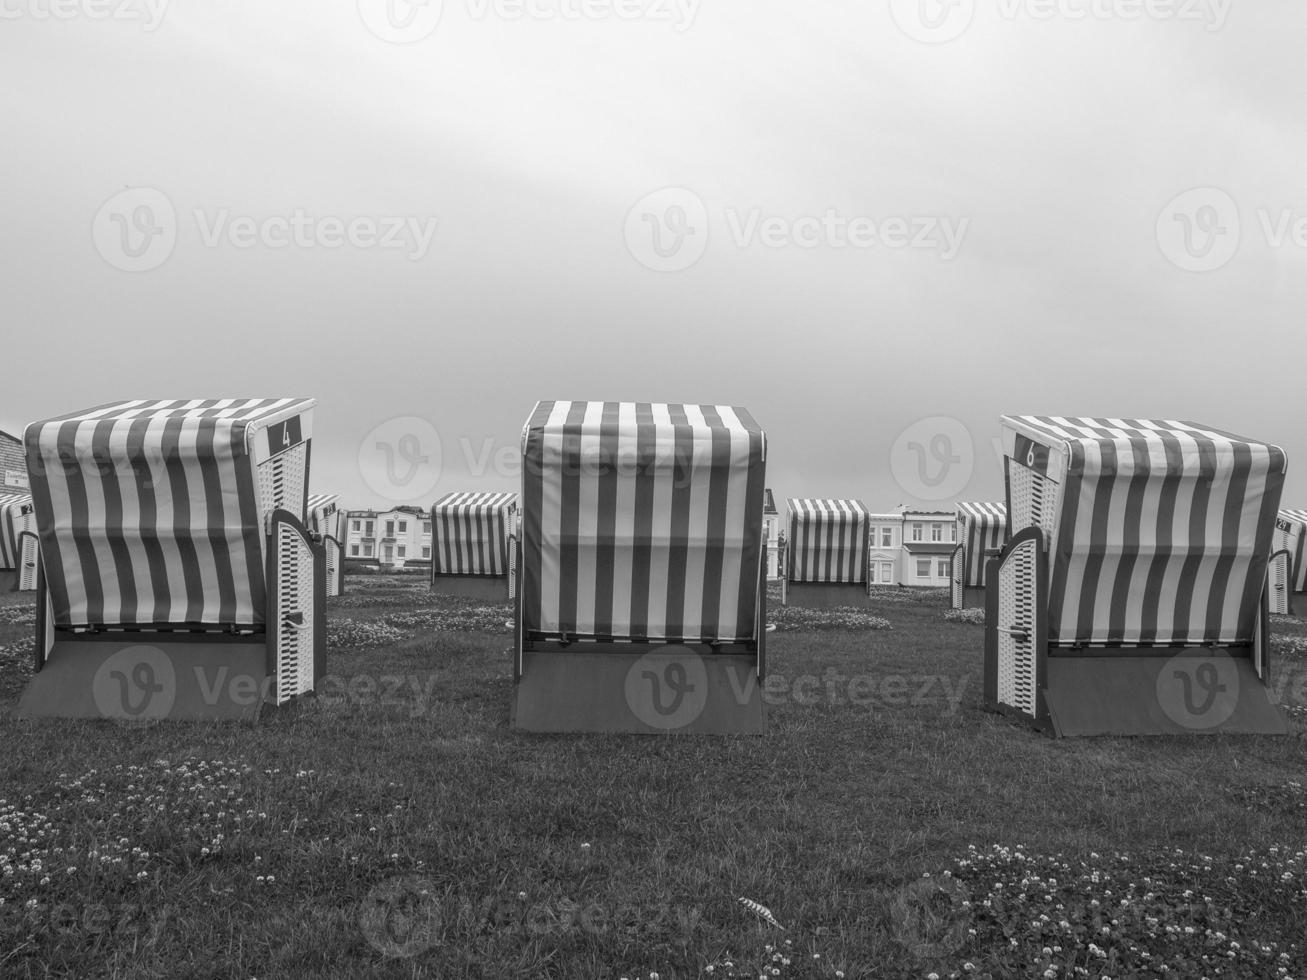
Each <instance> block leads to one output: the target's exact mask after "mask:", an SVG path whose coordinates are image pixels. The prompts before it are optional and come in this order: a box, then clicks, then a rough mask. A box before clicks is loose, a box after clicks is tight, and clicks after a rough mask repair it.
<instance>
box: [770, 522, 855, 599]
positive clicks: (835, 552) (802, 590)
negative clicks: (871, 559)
mask: <svg viewBox="0 0 1307 980" xmlns="http://www.w3.org/2000/svg"><path fill="white" fill-rule="evenodd" d="M788 506H789V517H790V519H789V534H788V535H787V536H786V538H785V548H786V564H785V570H786V576H785V587H784V595H785V604H786V605H795V606H805V607H809V608H818V609H828V608H831V607H834V606H864V605H866V604H867V601H868V600H867V594H868V585H867V561H868V556H869V553H870V540H871V539H870V527H871V524H870V517H871V512H870V511H869V510H867V507H866V505H865V504H863V502H862V501H861V500H836V499H825V498H811V497H791V498H790V500H789V504H788Z"/></svg>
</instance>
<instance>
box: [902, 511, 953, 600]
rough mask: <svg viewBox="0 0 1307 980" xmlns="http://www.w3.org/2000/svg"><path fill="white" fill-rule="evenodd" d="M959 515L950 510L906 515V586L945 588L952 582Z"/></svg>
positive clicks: (910, 512)
mask: <svg viewBox="0 0 1307 980" xmlns="http://www.w3.org/2000/svg"><path fill="white" fill-rule="evenodd" d="M957 527H958V525H957V515H956V514H955V513H954V512H953V511H951V510H948V511H937V510H924V511H912V510H905V511H904V512H903V572H902V574H903V579H902V582H903V584H904V585H921V586H930V587H934V588H944V587H946V586H948V584H949V583H950V582H951V581H952V579H953V550H954V549H955V548H956V547H957Z"/></svg>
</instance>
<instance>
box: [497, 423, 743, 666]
mask: <svg viewBox="0 0 1307 980" xmlns="http://www.w3.org/2000/svg"><path fill="white" fill-rule="evenodd" d="M522 453H523V474H522V500H521V506H522V548H523V565H522V568H521V570H520V574H521V588H522V618H523V628H524V631H525V633H526V634H527V635H528V636H543V637H546V638H548V637H556V636H560V635H566V636H568V637H575V638H581V639H586V638H593V639H612V640H639V641H643V640H650V641H668V642H673V641H685V642H698V641H735V640H748V639H754V638H755V636H756V631H757V624H756V618H757V616H756V614H757V608H758V606H757V602H758V595H757V593H758V582H759V575H760V573H761V561H762V507H763V489H764V476H765V464H766V436H765V434H764V433H763V431H762V429H761V428H759V426H758V424H757V423H756V422H755V421H754V420H753V418H752V416H750V415H749V413H748V412H747V411H745V410H744V409H741V408H732V407H727V406H724V405H667V404H656V403H649V402H580V401H547V402H540V403H539V404H537V405H536V407H535V410H534V411H533V412H532V413H531V417H530V419H529V420H528V421H527V423H526V427H525V430H524V432H523V436H522Z"/></svg>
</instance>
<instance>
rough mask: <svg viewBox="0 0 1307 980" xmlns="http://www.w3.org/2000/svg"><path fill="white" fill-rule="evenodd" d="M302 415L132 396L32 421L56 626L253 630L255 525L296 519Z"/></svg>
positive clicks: (282, 408)
mask: <svg viewBox="0 0 1307 980" xmlns="http://www.w3.org/2000/svg"><path fill="white" fill-rule="evenodd" d="M313 405H314V401H313V400H312V399H302V398H257V399H253V398H226V399H214V400H193V401H183V400H177V401H149V400H140V401H127V402H118V403H114V404H111V405H104V406H101V407H99V408H94V409H89V410H87V411H84V412H77V413H74V414H71V415H66V416H62V417H59V418H54V419H49V420H46V421H43V422H34V423H32V424H31V425H29V426H28V427H27V431H26V433H25V436H24V442H25V446H26V452H27V465H28V470H29V472H30V474H31V480H32V496H33V498H34V502H35V504H36V514H37V523H38V525H39V528H40V530H39V534H40V539H41V554H42V562H43V565H44V568H45V573H46V582H47V586H48V589H49V597H50V602H51V606H52V608H53V610H54V625H56V626H59V627H79V626H97V625H104V626H149V625H156V626H180V625H234V626H254V625H258V624H261V623H263V622H264V606H265V598H266V596H265V592H266V586H265V575H264V549H265V546H266V542H265V527H264V519H265V517H266V516H268V515H269V514H270V513H271V511H272V509H273V507H274V506H277V505H278V504H280V505H281V506H284V507H286V508H287V509H289V510H290V511H291V512H292V513H295V514H296V516H299V517H301V518H302V517H303V516H304V500H305V496H304V491H303V486H304V482H303V481H305V480H307V465H308V464H307V452H308V443H309V440H310V437H311V435H312V432H311V430H312V409H313ZM296 458H302V460H303V462H302V472H298V473H290V472H289V470H288V466H289V464H286V465H283V463H284V461H285V460H287V459H296ZM261 464H266V469H265V467H264V466H263V465H261Z"/></svg>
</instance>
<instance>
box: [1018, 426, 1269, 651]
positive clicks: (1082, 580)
mask: <svg viewBox="0 0 1307 980" xmlns="http://www.w3.org/2000/svg"><path fill="white" fill-rule="evenodd" d="M1003 440H1004V448H1005V450H1006V452H1007V455H1008V456H1009V457H1010V459H1011V461H1012V465H1011V466H1010V467H1009V474H1008V500H1009V503H1010V504H1011V507H1012V519H1013V520H1012V528H1011V533H1012V534H1016V533H1017V532H1018V531H1020V530H1021V527H1024V526H1027V525H1029V524H1030V523H1032V521H1031V520H1030V514H1031V513H1033V512H1034V511H1032V506H1033V505H1032V504H1031V503H1030V502H1029V501H1030V500H1033V499H1034V494H1032V493H1031V492H1030V490H1029V489H1028V487H1029V486H1032V485H1035V482H1038V481H1041V480H1043V481H1047V485H1045V484H1043V483H1040V484H1039V486H1040V487H1041V489H1040V493H1041V494H1042V496H1041V499H1042V500H1043V504H1042V505H1041V506H1043V507H1044V508H1054V509H1053V510H1052V512H1051V513H1049V514H1048V515H1047V516H1045V517H1044V518H1043V523H1044V526H1045V527H1046V528H1049V529H1050V530H1051V533H1050V535H1049V548H1050V565H1049V568H1050V571H1049V599H1048V602H1049V612H1048V616H1049V627H1050V637H1051V639H1052V640H1053V642H1057V643H1061V644H1063V645H1065V644H1070V643H1095V644H1117V643H1120V644H1124V645H1132V644H1139V643H1143V644H1154V643H1156V644H1180V643H1199V642H1211V643H1222V644H1226V643H1231V644H1235V643H1246V642H1249V641H1250V640H1251V639H1252V637H1253V630H1254V625H1255V620H1256V616H1257V610H1258V604H1259V602H1260V598H1261V593H1262V589H1263V586H1264V583H1265V579H1266V566H1267V561H1268V559H1269V558H1270V552H1271V536H1272V532H1273V531H1274V527H1275V515H1276V510H1277V508H1278V507H1279V503H1280V491H1281V489H1282V488H1283V484H1284V474H1285V466H1286V462H1285V455H1284V451H1283V450H1281V449H1280V448H1279V447H1277V446H1272V445H1268V444H1266V443H1263V442H1256V441H1253V440H1250V439H1244V438H1241V437H1239V436H1234V435H1231V434H1229V433H1226V432H1221V431H1218V430H1215V429H1211V428H1208V427H1206V426H1200V425H1195V424H1194V423H1191V422H1170V421H1166V422H1154V421H1145V420H1140V419H1099V418H1061V417H1046V416H1029V415H1023V416H1004V417H1003ZM1032 481H1035V482H1032ZM1023 488H1026V489H1023ZM1023 501H1024V502H1023ZM1018 520H1019V522H1020V526H1018Z"/></svg>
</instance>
